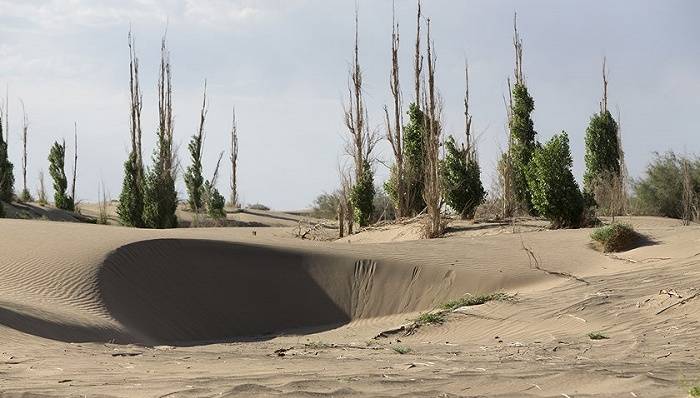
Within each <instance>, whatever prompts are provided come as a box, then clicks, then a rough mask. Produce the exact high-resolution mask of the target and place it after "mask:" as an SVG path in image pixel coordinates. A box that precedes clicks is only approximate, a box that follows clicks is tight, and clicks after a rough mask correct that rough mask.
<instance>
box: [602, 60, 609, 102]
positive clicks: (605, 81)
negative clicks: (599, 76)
mask: <svg viewBox="0 0 700 398" xmlns="http://www.w3.org/2000/svg"><path fill="white" fill-rule="evenodd" d="M605 64H606V59H605V57H603V98H602V99H601V101H600V113H605V112H607V111H608V70H607V68H606V67H605Z"/></svg>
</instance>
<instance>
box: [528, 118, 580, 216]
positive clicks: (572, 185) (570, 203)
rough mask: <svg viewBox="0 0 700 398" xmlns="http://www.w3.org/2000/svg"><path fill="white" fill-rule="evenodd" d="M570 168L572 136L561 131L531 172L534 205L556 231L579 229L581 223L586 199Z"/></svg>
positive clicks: (541, 151)
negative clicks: (560, 229) (584, 199)
mask: <svg viewBox="0 0 700 398" xmlns="http://www.w3.org/2000/svg"><path fill="white" fill-rule="evenodd" d="M571 166H572V160H571V151H570V150H569V137H568V135H567V134H566V132H562V133H561V134H559V135H555V136H554V137H552V139H551V140H549V141H548V142H547V144H545V145H544V146H543V147H542V148H541V149H538V150H537V151H536V152H535V154H534V156H533V157H532V162H531V163H530V166H529V169H528V173H527V177H528V185H529V186H530V191H531V192H532V204H533V206H534V208H535V210H537V212H538V213H539V214H540V215H542V216H544V217H546V218H547V219H548V220H549V221H550V222H551V223H552V226H553V227H554V228H570V227H578V226H580V224H581V221H582V216H583V210H584V209H583V196H582V195H581V191H579V188H578V185H577V184H576V180H574V175H573V174H572V173H571Z"/></svg>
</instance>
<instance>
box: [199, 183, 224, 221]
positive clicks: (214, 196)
mask: <svg viewBox="0 0 700 398" xmlns="http://www.w3.org/2000/svg"><path fill="white" fill-rule="evenodd" d="M204 205H205V206H206V208H207V214H208V215H209V217H211V218H213V219H215V220H219V219H222V218H225V217H226V211H224V206H225V205H226V199H225V198H224V196H223V195H222V194H221V193H219V190H218V189H216V187H215V186H213V185H212V184H211V182H209V181H206V182H205V183H204Z"/></svg>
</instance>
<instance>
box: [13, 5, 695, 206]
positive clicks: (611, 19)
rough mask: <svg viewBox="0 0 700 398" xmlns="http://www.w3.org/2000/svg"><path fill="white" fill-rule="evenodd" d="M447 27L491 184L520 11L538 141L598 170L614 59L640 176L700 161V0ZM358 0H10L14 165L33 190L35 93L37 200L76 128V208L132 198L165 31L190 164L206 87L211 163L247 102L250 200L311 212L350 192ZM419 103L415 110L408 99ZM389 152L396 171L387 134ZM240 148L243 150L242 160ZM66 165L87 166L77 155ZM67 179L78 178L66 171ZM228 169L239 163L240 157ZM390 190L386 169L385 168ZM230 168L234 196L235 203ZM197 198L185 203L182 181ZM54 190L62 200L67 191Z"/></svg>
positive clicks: (451, 106) (440, 17)
mask: <svg viewBox="0 0 700 398" xmlns="http://www.w3.org/2000/svg"><path fill="white" fill-rule="evenodd" d="M424 3H425V4H424V14H425V16H427V17H430V18H431V20H432V22H433V29H434V30H433V38H434V40H435V50H436V53H437V57H438V61H437V84H438V88H439V90H440V92H441V94H442V96H443V97H444V101H445V114H444V118H445V128H446V130H445V132H446V133H454V134H457V135H459V136H460V137H461V133H462V131H463V116H462V112H463V109H462V95H463V90H464V81H463V80H464V77H463V66H464V59H465V57H467V58H468V59H469V64H470V78H471V89H472V91H471V92H472V98H471V101H472V111H473V117H474V121H473V125H474V128H475V130H476V131H477V132H478V133H479V134H480V138H479V152H480V158H481V160H482V171H483V174H482V179H483V180H484V184H485V185H486V186H487V187H489V186H490V185H491V181H492V179H493V176H494V169H495V162H496V159H497V156H498V152H499V148H501V147H503V146H504V145H505V142H506V131H505V123H506V114H505V108H504V104H503V96H504V95H507V86H506V79H507V77H508V76H509V75H511V74H512V69H513V48H512V18H513V12H514V11H517V12H518V20H519V30H520V32H521V36H522V38H523V40H524V43H525V45H524V48H525V50H524V72H525V77H526V81H527V84H528V87H529V89H530V93H531V95H532V96H533V98H534V100H535V112H534V115H533V116H534V121H535V128H536V130H537V132H538V139H539V140H540V141H546V140H547V139H548V138H549V137H551V136H552V135H553V134H555V133H558V132H560V131H561V130H566V131H567V132H568V133H569V136H570V139H571V146H572V152H573V157H574V173H575V175H576V176H577V178H578V179H579V181H580V178H581V175H582V174H583V137H584V132H585V129H586V126H587V124H588V120H589V118H590V116H591V115H592V114H593V112H595V111H596V110H597V109H598V102H599V100H600V96H601V91H602V83H601V63H602V59H603V57H604V56H607V60H608V66H609V69H610V75H609V81H610V84H609V98H610V99H609V102H610V108H611V109H612V110H613V113H615V112H616V111H615V110H616V109H618V108H619V110H620V114H621V124H622V132H623V140H624V143H623V144H624V150H625V152H626V156H627V163H628V167H629V170H630V173H631V174H632V175H633V176H640V175H641V174H642V173H643V171H644V168H645V166H646V164H647V162H648V161H649V159H650V157H651V154H652V152H653V151H665V150H668V149H673V150H675V151H678V152H688V153H696V152H700V139H699V137H700V123H699V122H698V119H697V115H698V113H699V112H700V45H698V43H697V40H698V38H700V24H698V23H697V17H698V16H700V2H698V1H694V0H688V1H680V0H678V1H663V2H661V1H637V0H635V1H631V0H630V1H614V2H613V1H607V0H600V1H561V0H556V1H555V0H549V1H543V0H541V1H527V2H524V1H517V0H513V1H492V0H482V1H457V0H426V1H424ZM354 4H355V2H354V1H353V0H258V1H255V0H249V1H246V0H210V1H206V0H163V1H156V0H101V1H100V0H21V1H20V0H0V87H2V90H1V91H2V92H3V97H4V91H5V86H6V85H7V86H8V87H9V106H10V129H11V130H10V155H11V160H12V162H13V163H14V164H15V176H16V179H17V183H16V189H17V191H19V190H21V188H22V187H21V177H20V175H21V171H20V170H21V169H20V158H21V151H20V135H19V134H20V121H21V108H20V105H19V99H20V98H21V99H23V100H24V103H25V105H26V109H27V113H28V116H29V120H30V130H29V143H28V146H29V161H28V180H29V181H28V183H29V186H30V189H31V190H32V192H36V187H37V185H38V181H37V180H38V179H37V175H38V173H39V170H40V169H44V170H45V171H46V170H47V168H48V165H47V161H46V157H47V154H48V150H49V147H50V145H51V143H52V142H53V140H56V139H60V138H62V137H65V138H66V139H67V140H69V139H71V137H72V134H73V131H72V130H73V122H74V121H77V123H78V134H79V154H80V155H79V161H78V162H79V164H78V176H79V177H78V187H77V191H78V194H77V196H78V199H84V200H95V199H96V197H97V187H98V183H99V181H104V183H105V185H106V186H107V190H108V191H109V192H110V194H111V197H113V198H116V197H118V195H119V191H120V189H121V178H122V170H123V162H124V160H125V159H126V157H127V148H128V146H129V130H128V109H129V102H128V73H129V67H128V61H129V59H128V47H127V33H128V31H129V26H130V25H131V27H132V30H133V32H134V35H135V37H136V48H137V52H138V55H139V57H140V59H141V79H142V82H141V86H142V88H143V91H144V111H143V113H144V117H143V130H144V151H145V153H144V155H145V156H149V157H150V154H151V153H152V149H153V143H154V141H155V131H156V114H157V113H156V112H157V110H156V98H155V82H156V79H157V63H158V57H159V41H160V37H161V36H162V34H163V32H164V31H165V29H166V27H167V30H168V34H167V37H168V44H169V47H170V50H171V55H172V64H173V86H174V93H173V97H174V98H173V101H174V108H175V109H174V113H175V141H176V143H179V144H180V150H179V156H180V159H181V161H182V164H183V166H187V165H188V164H189V154H188V153H187V150H186V148H187V142H188V141H189V138H190V136H191V135H192V134H194V133H195V131H196V129H197V121H198V120H197V118H198V112H199V106H200V103H201V94H202V86H203V82H204V79H207V81H208V89H209V100H210V108H209V118H208V120H207V124H206V134H207V136H206V142H205V145H204V151H205V155H204V156H205V162H204V163H205V171H206V173H207V178H209V176H210V175H211V173H212V172H213V167H214V163H215V161H216V157H217V155H218V153H219V152H220V151H222V150H227V149H228V147H229V141H228V140H229V131H230V128H231V120H230V119H231V108H232V107H233V106H234V105H235V107H236V112H237V116H238V122H239V123H238V124H239V143H240V152H239V162H240V163H239V164H240V167H239V170H240V171H239V179H240V185H239V191H240V192H241V196H242V200H243V201H244V202H245V203H254V202H261V203H265V204H267V205H269V206H271V207H273V208H277V209H296V208H302V207H306V206H308V205H309V204H310V203H311V202H312V200H313V199H314V197H315V196H316V195H317V194H318V193H320V192H322V191H331V190H333V189H335V188H336V186H337V185H338V178H337V166H338V164H339V163H342V162H343V161H345V160H344V159H343V158H342V156H341V154H342V151H343V140H344V137H345V135H346V132H345V131H344V129H343V124H342V100H343V97H344V95H345V93H346V87H347V72H348V65H349V61H350V59H351V56H352V39H353V18H354V16H353V9H354ZM391 7H392V2H391V1H390V0H362V1H360V62H361V65H362V68H363V71H364V76H365V91H366V100H367V105H368V107H369V112H370V114H369V116H370V123H371V125H372V126H376V127H377V128H379V129H382V132H383V128H382V125H383V123H382V121H383V113H382V112H383V111H382V109H383V105H384V104H385V103H388V102H389V96H390V93H389V87H388V79H387V76H388V73H389V69H390V52H389V47H390V44H391V37H390V35H391ZM415 7H416V5H415V1H413V0H405V1H404V0H397V1H396V8H397V17H398V21H399V24H400V33H401V49H400V51H401V52H400V57H401V67H402V69H401V78H402V85H403V92H404V97H405V98H406V100H407V101H406V102H408V100H410V99H411V97H412V88H411V87H412V84H413V82H412V69H411V62H412V46H413V37H414V35H415ZM406 105H407V104H406ZM378 154H379V157H380V158H381V159H383V160H386V161H389V160H390V159H391V150H390V149H389V147H388V145H387V144H386V143H385V142H383V143H382V144H381V146H380V147H379V153H378ZM226 156H228V152H227V153H226ZM68 158H71V159H72V149H70V150H69V153H68ZM67 163H68V167H67V172H68V171H69V170H70V169H71V166H70V164H71V162H70V161H68V162H67ZM226 165H227V164H226ZM376 168H377V173H378V176H377V179H376V180H377V182H378V183H379V182H383V180H384V179H385V178H386V175H387V170H386V167H385V166H383V165H382V164H377V166H376ZM229 173H230V170H229V169H228V167H226V168H225V169H224V170H222V178H221V179H220V182H219V186H220V190H221V191H222V193H224V195H225V196H227V195H228V191H229V189H228V182H227V180H228V177H229ZM178 185H179V191H180V196H181V198H184V197H185V193H184V189H183V187H182V183H181V182H180V183H179V184H178ZM51 192H52V191H51Z"/></svg>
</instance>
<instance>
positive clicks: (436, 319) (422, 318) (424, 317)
mask: <svg viewBox="0 0 700 398" xmlns="http://www.w3.org/2000/svg"><path fill="white" fill-rule="evenodd" d="M414 322H415V323H416V325H419V326H422V325H439V324H442V323H444V322H445V313H444V312H443V311H436V312H425V313H422V314H420V315H419V316H418V318H416V320H415V321H414Z"/></svg>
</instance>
